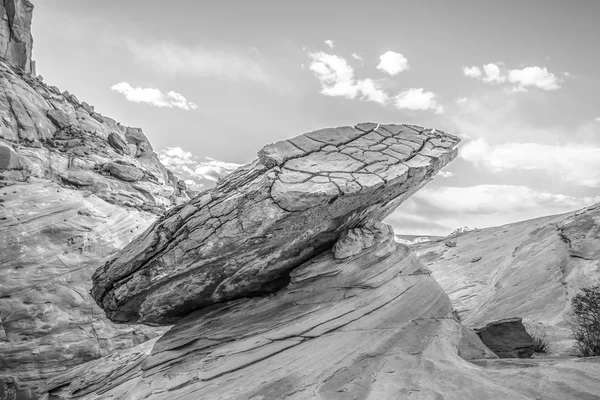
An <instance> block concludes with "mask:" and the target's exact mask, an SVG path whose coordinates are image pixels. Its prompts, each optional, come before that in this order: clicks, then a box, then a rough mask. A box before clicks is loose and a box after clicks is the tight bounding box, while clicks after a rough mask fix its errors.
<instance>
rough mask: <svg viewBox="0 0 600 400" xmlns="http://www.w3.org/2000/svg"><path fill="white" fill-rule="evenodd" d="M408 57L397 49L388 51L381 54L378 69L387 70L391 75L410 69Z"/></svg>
mask: <svg viewBox="0 0 600 400" xmlns="http://www.w3.org/2000/svg"><path fill="white" fill-rule="evenodd" d="M409 68H410V66H409V65H408V59H407V58H406V57H404V55H402V54H400V53H396V52H395V51H386V52H385V53H383V54H382V55H381V56H379V64H378V65H377V69H380V70H382V71H385V72H387V73H388V74H390V75H397V74H399V73H400V72H402V71H406V70H407V69H409Z"/></svg>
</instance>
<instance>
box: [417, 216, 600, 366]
mask: <svg viewBox="0 0 600 400" xmlns="http://www.w3.org/2000/svg"><path fill="white" fill-rule="evenodd" d="M452 241H454V242H456V247H447V246H445V245H444V240H440V241H432V242H426V243H418V244H415V245H414V246H413V247H414V249H415V251H416V252H417V254H418V255H419V257H420V258H421V259H422V260H423V262H424V263H425V264H426V265H427V267H428V268H430V269H431V270H432V271H433V275H434V276H435V278H436V279H437V281H438V282H439V283H440V285H441V286H442V287H443V288H444V289H445V290H446V292H447V293H448V294H449V295H450V298H451V299H452V302H453V304H454V307H455V308H456V310H457V311H458V313H459V315H460V318H461V320H462V322H463V323H464V324H465V325H467V326H471V327H477V328H478V327H482V326H484V325H486V324H488V323H490V322H493V321H496V320H499V319H505V318H512V317H520V318H523V323H524V324H525V325H526V326H535V327H537V328H536V329H537V330H542V329H543V328H545V329H546V331H547V333H548V340H549V342H550V349H551V351H552V352H555V353H567V354H568V353H571V352H572V343H573V338H572V335H571V330H570V328H569V325H568V319H569V312H570V301H571V298H572V297H573V295H574V294H575V293H577V292H578V291H579V289H580V288H581V287H582V286H587V285H590V284H593V283H595V282H597V281H598V280H599V279H600V274H598V265H599V263H600V204H596V205H593V206H590V207H587V208H584V209H581V210H578V211H575V212H570V213H567V214H562V215H552V216H547V217H541V218H537V219H533V220H529V221H522V222H517V223H514V224H507V225H503V226H499V227H493V228H487V229H480V230H476V231H471V232H468V233H464V234H461V235H459V236H457V237H455V238H452Z"/></svg>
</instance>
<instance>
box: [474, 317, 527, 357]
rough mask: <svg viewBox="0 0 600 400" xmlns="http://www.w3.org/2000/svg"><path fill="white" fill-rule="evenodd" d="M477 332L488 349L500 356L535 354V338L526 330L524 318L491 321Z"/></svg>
mask: <svg viewBox="0 0 600 400" xmlns="http://www.w3.org/2000/svg"><path fill="white" fill-rule="evenodd" d="M475 332H477V335H478V336H479V337H480V338H481V341H482V342H483V343H484V344H485V345H486V346H487V347H488V349H490V350H491V351H493V352H494V354H496V355H497V356H498V357H500V358H527V357H531V356H532V355H533V352H534V347H533V339H532V338H531V336H529V334H528V333H527V331H526V330H525V327H524V326H523V319H522V318H507V319H502V320H500V321H494V322H490V323H489V324H487V325H486V326H484V327H482V328H479V329H476V330H475Z"/></svg>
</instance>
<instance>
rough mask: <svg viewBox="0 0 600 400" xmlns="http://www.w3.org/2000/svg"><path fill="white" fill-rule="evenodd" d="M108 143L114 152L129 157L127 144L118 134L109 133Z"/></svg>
mask: <svg viewBox="0 0 600 400" xmlns="http://www.w3.org/2000/svg"><path fill="white" fill-rule="evenodd" d="M108 143H109V144H110V145H111V146H112V147H114V148H115V149H116V150H118V151H120V152H121V153H123V154H126V155H130V154H131V153H130V151H129V147H128V146H127V143H125V141H124V140H123V139H122V138H121V136H119V135H118V134H116V133H114V132H111V133H110V134H109V135H108Z"/></svg>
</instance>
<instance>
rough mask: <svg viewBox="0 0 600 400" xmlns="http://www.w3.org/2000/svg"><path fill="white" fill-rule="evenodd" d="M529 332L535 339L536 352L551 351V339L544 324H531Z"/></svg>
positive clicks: (534, 347)
mask: <svg viewBox="0 0 600 400" xmlns="http://www.w3.org/2000/svg"><path fill="white" fill-rule="evenodd" d="M527 333H529V336H531V338H532V339H533V351H534V352H536V353H549V352H550V341H549V340H548V334H547V333H546V328H545V327H544V326H543V325H531V326H530V327H529V328H528V329H527Z"/></svg>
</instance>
